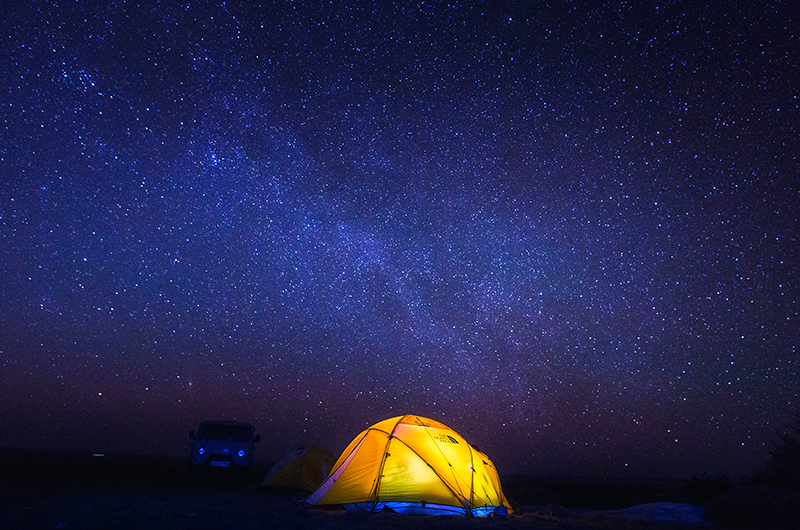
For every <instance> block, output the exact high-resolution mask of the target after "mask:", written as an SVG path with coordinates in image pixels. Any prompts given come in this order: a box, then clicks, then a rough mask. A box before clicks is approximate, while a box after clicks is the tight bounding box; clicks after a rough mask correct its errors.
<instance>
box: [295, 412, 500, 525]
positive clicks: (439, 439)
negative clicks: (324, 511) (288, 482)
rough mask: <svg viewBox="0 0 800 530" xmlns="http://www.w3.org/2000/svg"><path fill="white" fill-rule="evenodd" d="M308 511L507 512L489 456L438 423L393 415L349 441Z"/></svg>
mask: <svg viewBox="0 0 800 530" xmlns="http://www.w3.org/2000/svg"><path fill="white" fill-rule="evenodd" d="M306 503H307V504H309V505H321V504H344V505H345V506H346V507H348V508H355V509H361V510H367V511H380V510H382V509H383V508H389V509H392V510H394V511H396V512H400V513H422V514H462V515H478V516H480V515H489V514H491V513H509V512H511V511H512V510H511V506H510V505H509V504H508V501H507V500H506V498H505V496H504V495H503V491H502V489H501V488H500V478H499V477H498V475H497V470H496V469H495V467H494V465H493V464H492V462H491V460H489V458H488V457H487V456H486V455H485V454H483V453H481V452H480V451H477V450H476V449H475V448H473V447H472V446H470V445H469V444H468V443H467V442H466V440H464V438H462V437H461V436H459V435H458V434H457V433H456V432H455V431H453V430H452V429H450V428H449V427H447V426H446V425H443V424H441V423H439V422H438V421H434V420H430V419H427V418H422V417H420V416H411V415H407V416H398V417H396V418H391V419H388V420H384V421H382V422H380V423H376V424H375V425H373V426H372V427H370V428H369V429H367V430H365V431H363V432H362V433H361V434H359V435H358V436H356V438H355V439H354V440H353V441H352V442H350V445H349V446H347V449H345V450H344V452H343V453H342V455H341V456H340V457H339V459H338V460H337V461H336V463H335V464H334V465H333V469H332V470H331V473H330V474H329V475H328V478H327V479H326V480H325V482H323V483H322V486H320V487H319V489H318V490H317V491H315V492H314V493H313V494H312V495H311V496H310V497H309V498H308V499H307V500H306Z"/></svg>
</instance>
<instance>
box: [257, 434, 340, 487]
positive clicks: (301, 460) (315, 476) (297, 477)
mask: <svg viewBox="0 0 800 530" xmlns="http://www.w3.org/2000/svg"><path fill="white" fill-rule="evenodd" d="M335 461H336V457H335V456H333V454H332V453H331V452H330V451H328V450H327V449H325V448H323V447H319V446H316V445H308V446H306V447H298V448H296V449H292V450H291V451H289V452H288V453H286V455H285V456H284V457H283V458H281V459H280V460H278V461H277V462H276V463H275V465H273V466H272V468H270V470H269V472H267V474H266V476H265V477H264V479H263V480H262V481H261V486H262V487H268V488H282V489H302V490H306V491H307V492H312V491H314V490H316V489H317V488H318V487H319V486H320V484H322V481H323V480H325V477H327V476H328V471H330V470H331V468H332V467H333V463H334V462H335Z"/></svg>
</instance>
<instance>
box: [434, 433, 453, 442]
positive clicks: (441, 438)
mask: <svg viewBox="0 0 800 530" xmlns="http://www.w3.org/2000/svg"><path fill="white" fill-rule="evenodd" d="M433 437H434V438H435V439H436V441H437V442H442V443H446V444H457V443H458V440H456V439H455V438H453V437H452V436H450V435H448V434H435V435H434V436H433Z"/></svg>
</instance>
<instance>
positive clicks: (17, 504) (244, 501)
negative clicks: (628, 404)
mask: <svg viewBox="0 0 800 530" xmlns="http://www.w3.org/2000/svg"><path fill="white" fill-rule="evenodd" d="M267 467H268V466H255V467H254V468H253V469H252V470H250V471H249V472H246V473H241V474H238V475H234V474H226V473H218V474H209V473H194V472H192V471H191V470H190V469H189V467H188V465H187V464H186V463H185V462H183V461H180V460H175V459H168V458H154V457H141V456H136V457H134V456H120V455H103V456H93V455H88V454H86V455H84V454H66V455H64V454H59V455H56V454H46V455H42V454H39V453H32V452H25V451H3V452H0V527H2V528H4V529H5V528H9V529H15V528H31V529H56V528H58V529H67V530H70V529H87V530H100V529H107V530H112V529H116V530H125V529H138V528H147V529H187V530H188V529H197V530H201V529H215V530H217V529H218V530H222V529H226V530H227V529H230V530H233V529H266V528H290V529H293V530H303V529H315V530H322V529H328V530H351V529H371V528H376V529H378V528H429V529H448V528H464V529H471V528H477V529H481V528H498V529H500V528H502V529H505V530H514V529H523V528H524V529H537V528H541V529H564V528H572V529H612V528H613V529H631V530H632V529H639V528H647V529H653V530H660V529H674V528H736V527H745V528H781V527H783V528H796V527H800V526H796V523H797V522H798V521H800V519H796V518H795V517H796V516H797V515H798V512H791V511H786V507H785V505H786V503H787V502H788V503H789V504H790V505H793V503H794V501H795V500H797V499H796V498H794V497H791V496H790V497H789V498H788V499H780V500H779V503H778V504H775V502H776V501H775V497H776V495H775V492H768V493H766V494H764V493H763V492H762V496H764V497H765V498H764V499H761V500H760V501H758V502H755V504H754V503H753V502H754V501H753V500H752V498H753V497H754V496H755V497H757V496H758V495H757V494H754V493H753V492H748V493H747V495H746V496H742V495H740V494H736V493H732V489H733V488H729V487H720V483H719V482H718V481H711V480H707V481H693V482H692V483H679V482H651V481H639V482H622V481H610V480H576V479H553V478H536V479H533V478H521V477H505V478H504V479H503V486H504V490H505V493H506V496H507V497H508V499H509V501H510V502H511V504H512V506H513V507H514V509H515V513H513V514H511V515H509V516H507V517H488V518H480V519H478V518H466V517H454V516H400V515H396V514H392V513H378V514H351V513H347V512H346V511H345V510H344V509H331V510H319V509H307V508H304V507H302V505H301V503H302V500H303V499H304V497H305V496H304V495H303V494H300V493H297V492H275V491H267V490H265V489H263V488H260V487H259V482H260V479H261V477H262V476H263V475H264V474H265V473H266V471H267ZM723 486H725V485H724V484H723ZM737 495H739V496H737ZM787 495H788V494H787ZM745 497H747V498H745ZM770 502H772V504H770ZM748 503H750V504H749V505H748ZM765 503H766V504H765ZM798 506H800V503H798ZM743 510H744V511H743ZM759 510H761V511H759Z"/></svg>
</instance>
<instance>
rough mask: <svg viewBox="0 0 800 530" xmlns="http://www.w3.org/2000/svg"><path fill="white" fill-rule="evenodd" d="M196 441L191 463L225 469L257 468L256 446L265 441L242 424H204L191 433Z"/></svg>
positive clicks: (192, 450)
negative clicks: (254, 462)
mask: <svg viewBox="0 0 800 530" xmlns="http://www.w3.org/2000/svg"><path fill="white" fill-rule="evenodd" d="M189 439H190V440H191V441H192V449H191V454H190V456H189V463H190V464H192V465H193V466H210V467H221V468H233V467H250V466H252V465H253V451H254V450H255V444H256V443H258V442H259V441H260V440H261V435H260V434H256V431H255V428H254V427H253V426H252V425H250V424H249V423H243V422H239V421H204V422H202V423H201V424H200V426H199V427H198V428H197V435H195V432H194V431H190V432H189Z"/></svg>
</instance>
